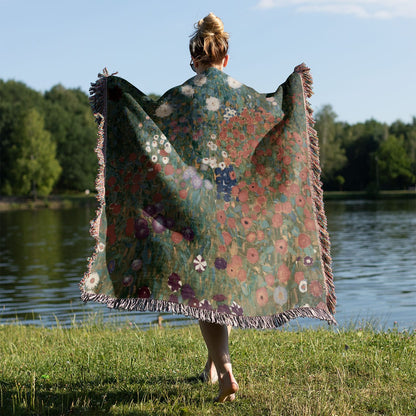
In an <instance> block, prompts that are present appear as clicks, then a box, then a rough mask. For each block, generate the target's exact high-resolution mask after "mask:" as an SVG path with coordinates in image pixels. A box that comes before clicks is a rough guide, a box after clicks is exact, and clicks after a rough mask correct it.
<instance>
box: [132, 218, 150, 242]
mask: <svg viewBox="0 0 416 416" xmlns="http://www.w3.org/2000/svg"><path fill="white" fill-rule="evenodd" d="M149 233H150V231H149V226H148V225H147V221H146V220H145V219H144V218H138V219H137V220H136V221H135V222H134V235H135V236H136V238H137V239H138V240H144V239H145V238H147V237H148V235H149Z"/></svg>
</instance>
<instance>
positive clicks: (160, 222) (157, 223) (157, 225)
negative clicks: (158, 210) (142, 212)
mask: <svg viewBox="0 0 416 416" xmlns="http://www.w3.org/2000/svg"><path fill="white" fill-rule="evenodd" d="M152 227H153V231H154V232H155V233H157V234H161V233H163V232H164V231H166V227H165V219H164V218H163V217H162V216H161V215H158V216H157V217H156V218H155V219H154V220H153V221H152Z"/></svg>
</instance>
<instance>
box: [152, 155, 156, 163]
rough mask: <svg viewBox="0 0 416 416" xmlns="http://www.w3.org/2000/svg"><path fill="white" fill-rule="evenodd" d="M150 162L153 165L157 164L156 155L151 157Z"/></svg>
mask: <svg viewBox="0 0 416 416" xmlns="http://www.w3.org/2000/svg"><path fill="white" fill-rule="evenodd" d="M152 162H153V163H156V162H157V156H156V155H153V156H152Z"/></svg>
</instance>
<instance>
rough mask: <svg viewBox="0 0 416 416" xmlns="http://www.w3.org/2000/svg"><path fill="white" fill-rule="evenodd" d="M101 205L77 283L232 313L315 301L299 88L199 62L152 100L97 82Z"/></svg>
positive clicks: (318, 262)
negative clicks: (102, 117)
mask: <svg viewBox="0 0 416 416" xmlns="http://www.w3.org/2000/svg"><path fill="white" fill-rule="evenodd" d="M106 83H107V89H108V91H109V92H111V91H113V92H114V91H116V92H117V93H109V94H108V99H107V102H106V128H107V130H106V131H107V133H106V134H107V135H106V138H105V139H106V142H105V152H106V153H105V174H104V177H103V178H102V179H101V180H102V181H103V186H104V204H103V211H102V212H101V214H100V217H99V219H98V222H96V224H97V225H96V227H97V232H96V238H97V247H98V248H97V249H96V252H95V255H94V258H93V261H92V262H91V265H90V270H89V273H88V274H87V276H86V278H84V280H83V281H82V283H81V286H82V288H83V290H85V291H86V292H89V293H91V292H94V293H96V294H97V295H101V294H102V295H106V296H109V297H111V298H116V299H129V298H134V299H137V298H141V299H149V298H151V299H154V300H159V301H166V302H170V303H172V304H178V303H179V304H182V305H184V306H186V307H192V308H200V309H203V310H209V311H216V312H217V313H221V314H227V315H233V316H268V315H275V314H279V313H281V312H283V311H287V310H292V309H296V308H300V307H305V305H308V307H309V306H311V307H315V308H316V307H317V308H321V309H324V310H326V311H328V307H327V302H326V296H327V295H328V285H327V280H326V275H325V272H324V269H325V267H329V266H328V264H327V263H328V261H326V264H325V257H324V254H323V251H322V244H321V242H320V235H319V230H320V229H321V228H322V226H320V225H319V221H320V219H319V218H318V214H317V212H316V208H315V203H314V198H316V196H314V186H315V182H314V178H313V169H314V168H313V166H312V164H313V162H312V161H311V156H310V151H311V150H310V149H311V144H310V142H309V132H308V120H307V117H308V112H307V109H306V104H305V100H304V86H303V84H302V78H301V76H300V75H299V74H297V73H294V74H292V75H291V76H290V77H289V78H288V80H287V81H286V82H285V83H284V84H283V85H282V86H281V87H279V89H278V90H277V91H276V93H275V94H268V95H265V94H260V93H258V92H256V91H255V90H253V89H251V88H249V87H247V86H245V85H244V84H242V83H240V82H238V81H236V80H234V79H233V78H231V77H229V76H228V75H226V74H225V73H223V72H221V71H219V70H217V69H215V68H208V70H207V71H205V72H204V74H201V75H197V76H195V77H193V78H191V79H189V80H187V81H186V82H185V83H183V84H182V85H181V86H178V87H175V88H173V89H171V90H169V91H168V92H167V93H166V94H164V95H163V96H162V97H161V98H160V99H159V101H158V102H156V103H155V102H153V101H152V100H150V99H149V98H147V97H146V95H144V94H143V93H141V92H140V91H139V90H137V89H136V88H135V87H134V86H132V85H131V84H129V83H128V82H127V81H125V80H123V79H122V78H118V77H115V76H110V77H108V78H107V80H106Z"/></svg>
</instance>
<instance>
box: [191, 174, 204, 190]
mask: <svg viewBox="0 0 416 416" xmlns="http://www.w3.org/2000/svg"><path fill="white" fill-rule="evenodd" d="M191 182H192V186H193V187H194V189H199V188H201V186H202V179H201V177H200V176H198V175H196V176H193V177H192V181H191Z"/></svg>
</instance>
